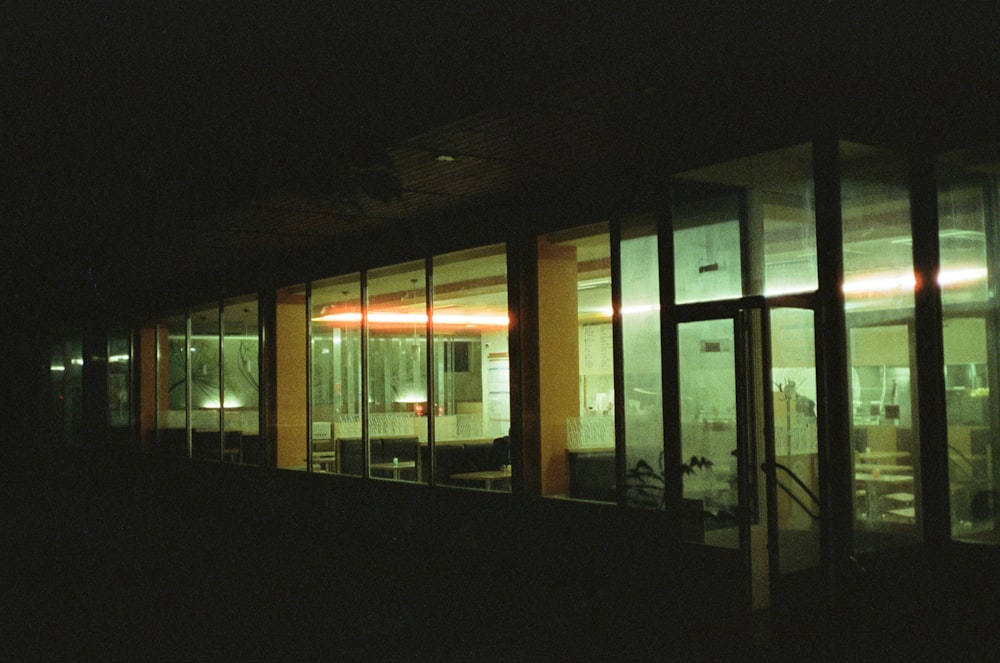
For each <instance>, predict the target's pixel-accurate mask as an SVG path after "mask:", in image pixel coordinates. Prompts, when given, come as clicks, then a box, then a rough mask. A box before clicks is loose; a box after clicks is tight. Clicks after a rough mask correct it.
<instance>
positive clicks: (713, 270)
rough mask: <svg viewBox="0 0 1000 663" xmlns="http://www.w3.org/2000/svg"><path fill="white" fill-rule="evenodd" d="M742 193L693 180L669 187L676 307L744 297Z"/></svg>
mask: <svg viewBox="0 0 1000 663" xmlns="http://www.w3.org/2000/svg"><path fill="white" fill-rule="evenodd" d="M743 197H744V195H743V191H742V190H741V189H740V188H738V187H733V186H721V185H716V184H708V183H705V182H697V181H692V180H680V179H679V180H676V181H675V182H674V187H673V228H674V279H675V282H674V287H675V290H676V301H677V303H678V304H684V303H687V302H697V301H711V300H715V299H728V298H735V297H739V296H740V295H742V294H743V280H742V269H743V268H742V258H741V251H740V217H741V214H742V211H743Z"/></svg>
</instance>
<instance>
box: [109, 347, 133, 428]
mask: <svg viewBox="0 0 1000 663" xmlns="http://www.w3.org/2000/svg"><path fill="white" fill-rule="evenodd" d="M131 364H132V337H131V335H130V333H129V330H128V329H115V330H112V331H111V332H110V333H109V334H108V427H109V428H110V429H111V435H112V438H113V439H114V441H116V442H119V443H123V442H128V435H129V426H130V425H131V423H132V416H131V412H132V410H131V392H132V385H131V375H132V372H131Z"/></svg>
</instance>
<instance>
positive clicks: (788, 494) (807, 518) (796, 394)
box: [771, 308, 820, 573]
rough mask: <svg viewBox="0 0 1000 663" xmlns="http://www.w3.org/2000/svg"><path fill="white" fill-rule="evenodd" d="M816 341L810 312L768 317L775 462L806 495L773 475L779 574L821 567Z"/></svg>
mask: <svg viewBox="0 0 1000 663" xmlns="http://www.w3.org/2000/svg"><path fill="white" fill-rule="evenodd" d="M814 338H815V329H814V324H813V312H812V311H810V310H799V309H787V308H778V309H774V310H772V311H771V384H772V404H773V407H774V411H773V413H772V416H773V421H774V455H775V462H777V463H778V464H780V465H783V466H784V467H787V468H788V469H789V470H790V471H791V472H792V473H794V476H795V477H797V478H798V479H799V480H800V481H802V483H804V484H805V485H806V486H807V487H808V489H809V492H807V491H805V490H803V489H802V488H801V486H799V485H798V484H797V483H796V482H795V481H794V479H792V478H790V477H789V476H788V474H786V473H785V472H784V471H781V470H779V471H778V472H777V480H778V481H779V482H780V483H781V484H782V485H783V486H784V489H783V490H781V489H779V490H778V491H777V501H778V503H777V519H778V522H777V525H778V532H779V535H778V545H779V546H780V547H779V551H778V553H779V554H778V559H779V564H780V566H779V568H780V571H781V573H790V572H793V571H798V570H800V569H806V568H813V567H816V566H818V565H819V563H820V540H819V537H820V528H819V521H818V517H819V513H820V511H819V506H820V505H819V504H818V503H817V501H816V499H815V498H816V497H818V496H819V493H820V489H819V460H818V456H819V449H818V436H817V429H816V416H817V412H816V402H817V401H816V353H815V347H814ZM810 492H811V493H812V494H810Z"/></svg>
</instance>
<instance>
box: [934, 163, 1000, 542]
mask: <svg viewBox="0 0 1000 663" xmlns="http://www.w3.org/2000/svg"><path fill="white" fill-rule="evenodd" d="M937 173H938V219H939V224H940V235H939V238H938V240H939V247H940V255H941V272H940V276H939V282H940V285H941V300H942V304H943V310H944V328H943V330H942V335H943V339H944V362H945V389H946V391H945V399H946V400H945V403H946V408H947V421H948V477H949V485H950V489H951V490H950V498H951V533H952V537H953V538H955V539H961V540H966V541H976V542H988V543H992V544H997V543H1000V538H998V536H997V529H996V510H997V506H998V504H997V499H996V494H997V481H998V479H997V477H998V476H1000V473H997V471H996V469H995V468H994V464H993V458H994V457H995V456H996V453H997V449H996V448H997V442H996V441H997V440H998V439H1000V436H998V435H997V433H996V427H997V421H996V417H995V416H991V412H996V409H997V406H996V399H997V395H996V394H997V391H996V388H995V387H994V385H993V382H994V381H995V379H996V378H995V376H996V374H997V366H996V362H997V353H996V351H995V348H996V347H997V337H996V333H997V332H996V325H995V323H994V322H993V320H995V319H996V304H995V299H993V298H991V297H990V296H989V280H988V279H989V278H990V276H991V275H990V274H989V270H988V266H989V264H990V263H989V261H988V260H987V255H988V248H987V240H986V238H987V229H988V228H991V227H994V226H995V224H996V210H995V203H992V202H991V201H995V200H996V199H997V193H998V188H997V176H998V175H1000V150H998V149H996V148H995V147H988V148H980V149H974V150H969V151H967V152H961V153H955V154H949V155H945V156H943V157H942V158H941V159H940V160H939V163H938V167H937ZM993 251H994V254H995V248H994V249H993Z"/></svg>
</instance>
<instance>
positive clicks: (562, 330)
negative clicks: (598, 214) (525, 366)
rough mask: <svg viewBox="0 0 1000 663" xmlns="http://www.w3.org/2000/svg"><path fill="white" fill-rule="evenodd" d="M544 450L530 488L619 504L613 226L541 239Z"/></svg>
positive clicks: (536, 455)
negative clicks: (612, 264)
mask: <svg viewBox="0 0 1000 663" xmlns="http://www.w3.org/2000/svg"><path fill="white" fill-rule="evenodd" d="M538 290H539V301H538V316H539V339H538V349H539V372H540V374H539V378H540V380H541V384H542V392H541V422H540V423H541V447H540V449H538V450H531V451H532V452H533V454H532V455H531V456H530V457H531V458H533V459H535V460H533V461H532V462H535V463H537V467H526V473H527V474H526V478H525V481H526V485H528V486H529V487H530V488H531V489H532V490H538V491H539V492H540V493H541V494H542V495H552V496H568V497H571V498H574V499H587V500H602V501H613V500H614V499H615V483H616V478H615V423H614V399H615V393H614V360H613V352H612V333H611V238H610V234H609V229H608V224H607V223H599V224H593V225H590V226H584V227H579V228H572V229H569V230H564V231H560V232H558V233H552V234H549V235H545V236H542V237H539V238H538Z"/></svg>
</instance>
